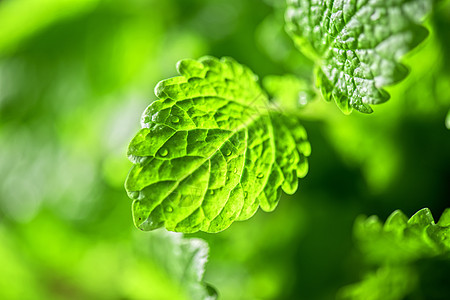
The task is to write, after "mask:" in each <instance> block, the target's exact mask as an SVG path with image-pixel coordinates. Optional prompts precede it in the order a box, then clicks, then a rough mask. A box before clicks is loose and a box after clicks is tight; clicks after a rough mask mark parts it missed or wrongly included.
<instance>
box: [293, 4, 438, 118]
mask: <svg viewBox="0 0 450 300" xmlns="http://www.w3.org/2000/svg"><path fill="white" fill-rule="evenodd" d="M431 4H432V2H431V0H414V1H409V0H395V1H383V0H376V1H367V0H363V1H356V0H344V1H311V0H289V1H288V9H287V12H286V23H287V24H286V27H287V30H288V32H289V33H290V34H291V36H292V38H293V40H294V42H295V43H296V45H297V46H298V47H299V49H300V50H301V51H302V52H303V54H305V55H306V56H308V57H309V58H311V59H312V60H313V61H314V62H315V64H316V68H315V75H316V76H315V77H316V85H317V87H318V88H319V89H320V90H321V92H322V95H323V97H324V98H325V100H328V101H331V100H334V101H335V102H336V104H337V105H338V107H339V108H340V109H341V110H342V111H343V112H344V113H350V112H351V111H352V109H356V110H357V111H359V112H362V113H371V112H373V110H372V108H371V107H370V105H372V104H380V103H383V102H385V101H387V100H388V99H389V94H388V93H387V92H386V91H385V90H383V87H384V86H387V85H391V84H394V83H396V82H399V81H401V80H403V79H404V78H405V77H406V76H407V74H408V69H407V68H406V67H405V66H404V65H402V64H401V63H400V62H399V61H400V59H401V57H402V56H403V55H404V54H406V53H407V52H409V51H410V50H411V49H413V48H414V47H415V46H417V45H418V44H419V43H420V42H422V41H423V40H424V39H425V37H426V36H427V34H428V31H427V30H426V29H425V28H424V27H422V26H421V25H419V24H420V22H421V21H422V19H423V18H424V16H425V15H426V14H427V13H428V12H429V11H430V10H431Z"/></svg>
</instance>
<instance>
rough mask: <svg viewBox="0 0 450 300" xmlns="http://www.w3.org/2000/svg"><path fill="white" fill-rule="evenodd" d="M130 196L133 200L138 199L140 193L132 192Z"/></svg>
mask: <svg viewBox="0 0 450 300" xmlns="http://www.w3.org/2000/svg"><path fill="white" fill-rule="evenodd" d="M128 195H129V196H130V198H131V199H137V198H139V192H137V191H135V192H131V193H129V194H128Z"/></svg>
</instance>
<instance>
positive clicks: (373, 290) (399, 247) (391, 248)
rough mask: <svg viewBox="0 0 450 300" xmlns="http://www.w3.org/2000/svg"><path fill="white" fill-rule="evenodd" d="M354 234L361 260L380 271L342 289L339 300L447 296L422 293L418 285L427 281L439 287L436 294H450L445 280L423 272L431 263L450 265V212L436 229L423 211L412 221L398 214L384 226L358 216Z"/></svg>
mask: <svg viewBox="0 0 450 300" xmlns="http://www.w3.org/2000/svg"><path fill="white" fill-rule="evenodd" d="M354 234H355V237H356V240H357V242H358V244H359V247H360V249H361V251H362V253H363V255H364V258H365V260H366V261H368V262H372V263H375V264H376V265H379V266H380V267H379V268H378V269H377V270H376V271H374V272H371V273H369V274H367V275H366V276H365V278H364V280H363V281H361V282H359V283H356V284H353V285H350V286H348V287H345V288H343V289H342V291H341V293H340V296H341V298H343V299H392V300H395V299H403V298H404V297H405V296H406V295H408V294H411V293H413V294H414V293H415V294H424V295H425V296H426V297H427V299H434V296H433V294H437V295H438V297H440V296H442V295H444V294H445V293H446V292H445V291H436V290H435V291H432V292H430V291H421V290H420V289H421V285H420V281H427V280H428V281H430V279H429V278H430V277H431V278H433V279H432V280H431V281H436V282H440V283H443V284H442V286H441V287H440V288H442V287H443V288H444V289H445V287H446V286H447V292H448V283H449V282H448V274H445V272H444V274H440V273H439V272H436V271H434V272H433V274H430V273H429V268H428V269H427V268H426V269H425V270H426V272H423V271H422V270H424V268H423V265H424V264H425V265H427V264H433V263H434V262H435V261H438V262H439V264H440V265H441V266H442V265H447V266H448V265H449V264H450V209H447V210H445V211H444V213H443V214H442V216H441V218H440V219H439V222H437V223H435V222H434V219H433V216H432V215H431V212H430V210H429V209H427V208H424V209H422V210H420V211H418V212H417V213H416V214H414V215H413V216H412V217H411V218H410V219H407V218H406V216H405V215H404V214H403V213H402V212H401V211H399V210H397V211H395V212H393V213H392V214H391V215H390V216H389V218H388V219H387V220H386V222H385V223H384V225H383V224H382V223H381V222H380V221H379V219H378V218H377V217H376V216H371V217H369V218H367V217H363V216H362V217H359V218H358V219H357V220H356V222H355V228H354ZM433 269H434V270H436V269H438V268H436V266H434V268H433ZM445 282H447V284H445ZM418 290H419V291H418ZM424 292H425V293H424Z"/></svg>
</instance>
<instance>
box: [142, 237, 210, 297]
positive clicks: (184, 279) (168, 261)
mask: <svg viewBox="0 0 450 300" xmlns="http://www.w3.org/2000/svg"><path fill="white" fill-rule="evenodd" d="M141 250H143V251H144V252H146V255H148V256H150V257H153V258H154V259H156V260H157V261H158V263H159V264H161V265H162V266H163V267H164V269H165V271H166V272H167V274H168V276H169V277H170V278H171V279H172V280H174V281H175V282H176V283H178V285H179V288H180V289H181V291H183V292H184V293H185V294H186V295H187V296H188V298H189V299H192V300H197V299H201V300H214V299H217V292H216V291H215V290H214V288H212V287H211V286H209V285H208V284H206V283H205V282H203V275H204V273H205V264H206V262H207V260H208V251H209V248H208V244H207V243H206V242H205V241H204V240H201V239H197V238H185V237H183V235H182V234H181V233H175V232H167V231H165V230H156V231H154V232H152V233H151V234H149V236H148V239H147V240H146V244H145V245H142V246H141Z"/></svg>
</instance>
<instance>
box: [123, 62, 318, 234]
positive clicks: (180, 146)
mask: <svg viewBox="0 0 450 300" xmlns="http://www.w3.org/2000/svg"><path fill="white" fill-rule="evenodd" d="M177 69H178V72H179V74H180V75H181V76H179V77H174V78H170V79H167V80H164V81H161V82H160V83H159V84H158V85H157V87H156V88H155V94H156V96H157V97H158V98H159V100H157V101H155V102H153V103H152V104H151V105H150V106H149V107H148V108H147V110H146V111H145V112H144V114H143V116H142V127H143V128H142V129H141V130H140V131H139V132H138V133H137V135H136V136H135V137H134V139H133V140H132V141H131V143H130V145H129V149H128V155H129V158H130V160H131V161H132V162H133V163H134V166H133V168H132V169H131V171H130V173H129V175H128V178H127V180H126V183H125V187H126V189H127V191H128V194H129V196H130V198H132V199H134V202H133V216H134V222H135V224H136V226H137V227H139V228H141V229H143V230H152V229H155V228H159V227H162V226H165V227H166V228H167V229H168V230H173V231H182V232H195V231H198V230H201V231H206V232H218V231H221V230H224V229H225V228H227V227H228V226H230V224H231V223H232V222H233V221H235V220H245V219H248V218H250V217H251V216H252V215H253V214H254V213H255V212H256V210H257V209H258V207H259V206H261V208H262V209H263V210H265V211H272V210H273V209H275V207H276V205H277V203H278V200H279V197H280V194H281V189H282V190H284V191H285V192H286V193H288V194H292V193H294V192H295V191H296V190H297V185H298V178H299V177H303V176H305V175H306V172H307V169H308V163H307V160H306V157H307V156H309V155H310V151H311V148H310V145H309V143H308V141H307V140H306V138H307V137H306V132H305V130H304V129H303V127H302V126H301V125H300V124H299V123H298V121H297V120H296V119H295V118H286V117H285V116H282V115H281V114H280V113H279V112H277V111H274V110H273V109H271V108H270V103H269V102H268V99H267V97H266V95H265V94H264V93H263V91H262V90H261V89H260V87H259V85H258V83H257V78H256V76H255V75H254V74H253V73H252V72H251V71H250V70H249V69H248V68H246V67H244V66H242V65H240V64H238V63H236V62H235V61H234V60H232V59H229V58H223V59H221V60H217V59H215V58H212V57H204V58H202V59H200V60H198V61H195V60H182V61H180V62H179V63H178V65H177Z"/></svg>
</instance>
